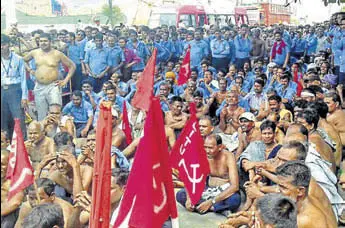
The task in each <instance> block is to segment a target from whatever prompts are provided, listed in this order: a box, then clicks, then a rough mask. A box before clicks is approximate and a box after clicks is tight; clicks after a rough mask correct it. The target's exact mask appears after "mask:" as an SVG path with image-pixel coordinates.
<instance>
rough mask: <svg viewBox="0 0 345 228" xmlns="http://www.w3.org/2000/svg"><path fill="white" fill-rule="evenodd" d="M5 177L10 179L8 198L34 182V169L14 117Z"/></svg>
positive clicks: (18, 123)
mask: <svg viewBox="0 0 345 228" xmlns="http://www.w3.org/2000/svg"><path fill="white" fill-rule="evenodd" d="M6 179H9V180H10V181H11V186H10V190H9V191H8V196H7V199H8V200H10V199H11V198H12V197H13V196H14V195H16V194H17V193H18V192H20V191H22V190H23V189H25V188H26V187H28V186H30V185H31V184H33V183H34V170H33V168H32V166H31V163H30V160H29V155H28V152H27V151H26V148H25V145H24V138H23V133H22V130H21V129H20V120H19V119H14V131H13V137H12V144H11V152H10V155H9V161H8V168H7V173H6Z"/></svg>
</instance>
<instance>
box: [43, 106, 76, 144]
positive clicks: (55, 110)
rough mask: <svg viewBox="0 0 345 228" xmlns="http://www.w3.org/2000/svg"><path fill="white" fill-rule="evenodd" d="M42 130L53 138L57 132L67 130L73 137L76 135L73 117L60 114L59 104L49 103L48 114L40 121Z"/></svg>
mask: <svg viewBox="0 0 345 228" xmlns="http://www.w3.org/2000/svg"><path fill="white" fill-rule="evenodd" d="M41 124H42V125H43V128H44V131H45V132H46V135H47V136H48V137H49V138H54V136H55V135H56V133H58V132H68V133H69V134H70V135H72V136H73V137H75V136H76V130H75V126H74V123H73V119H72V118H70V117H68V116H62V108H61V105H60V104H50V105H49V110H48V115H47V116H46V117H45V118H44V120H43V121H42V122H41Z"/></svg>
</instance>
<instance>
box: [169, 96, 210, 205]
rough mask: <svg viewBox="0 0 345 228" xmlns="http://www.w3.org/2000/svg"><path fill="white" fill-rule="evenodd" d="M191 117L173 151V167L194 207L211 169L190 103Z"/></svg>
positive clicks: (194, 110)
mask: <svg viewBox="0 0 345 228" xmlns="http://www.w3.org/2000/svg"><path fill="white" fill-rule="evenodd" d="M190 111H191V116H190V119H189V120H188V122H187V123H186V126H185V127H184V129H183V130H182V132H181V135H180V137H179V138H178V139H177V141H176V143H175V145H174V147H173V148H172V150H171V162H172V166H173V167H174V168H176V169H178V170H179V178H180V179H181V180H182V181H183V183H184V185H185V188H186V191H187V193H188V195H189V197H190V199H191V202H192V204H193V205H196V204H197V202H198V201H199V200H200V198H201V195H202V192H203V190H204V188H205V185H206V177H207V175H208V174H209V173H210V167H209V163H208V160H207V156H206V152H205V149H204V140H203V139H202V137H201V134H200V129H199V124H198V119H197V118H196V107H195V103H190Z"/></svg>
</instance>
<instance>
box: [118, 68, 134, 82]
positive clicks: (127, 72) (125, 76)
mask: <svg viewBox="0 0 345 228" xmlns="http://www.w3.org/2000/svg"><path fill="white" fill-rule="evenodd" d="M131 78H132V67H129V68H126V67H123V68H122V78H121V80H122V81H123V82H128V81H129V80H130V79H131Z"/></svg>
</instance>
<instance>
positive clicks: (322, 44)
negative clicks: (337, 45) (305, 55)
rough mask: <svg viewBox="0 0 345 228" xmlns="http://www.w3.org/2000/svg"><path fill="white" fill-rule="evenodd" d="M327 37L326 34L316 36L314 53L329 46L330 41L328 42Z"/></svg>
mask: <svg viewBox="0 0 345 228" xmlns="http://www.w3.org/2000/svg"><path fill="white" fill-rule="evenodd" d="M327 39H328V37H327V36H323V37H318V40H317V47H316V53H319V52H320V51H325V50H326V49H327V48H331V43H329V42H328V40H327Z"/></svg>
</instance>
